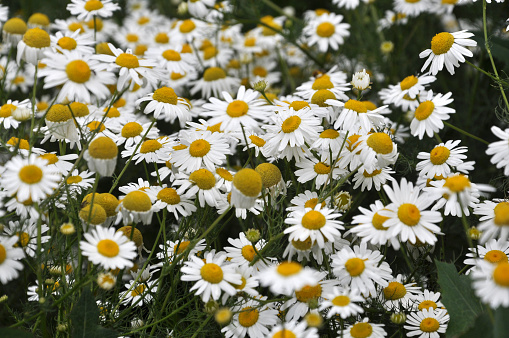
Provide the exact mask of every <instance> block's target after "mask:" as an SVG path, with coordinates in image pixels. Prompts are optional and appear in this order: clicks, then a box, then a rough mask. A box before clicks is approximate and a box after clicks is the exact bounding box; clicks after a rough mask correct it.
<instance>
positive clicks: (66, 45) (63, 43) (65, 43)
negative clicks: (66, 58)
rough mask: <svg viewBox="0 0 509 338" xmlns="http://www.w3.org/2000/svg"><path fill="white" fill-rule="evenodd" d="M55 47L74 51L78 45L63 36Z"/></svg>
mask: <svg viewBox="0 0 509 338" xmlns="http://www.w3.org/2000/svg"><path fill="white" fill-rule="evenodd" d="M57 46H59V47H60V48H62V49H67V50H73V49H76V47H77V46H78V43H77V42H76V40H74V39H73V38H70V37H68V36H64V37H61V38H60V39H59V40H58V42H57Z"/></svg>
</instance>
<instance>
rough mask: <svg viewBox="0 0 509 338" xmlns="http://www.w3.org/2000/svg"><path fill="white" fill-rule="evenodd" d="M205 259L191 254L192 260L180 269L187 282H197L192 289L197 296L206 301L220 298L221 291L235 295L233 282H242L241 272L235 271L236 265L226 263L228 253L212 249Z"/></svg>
mask: <svg viewBox="0 0 509 338" xmlns="http://www.w3.org/2000/svg"><path fill="white" fill-rule="evenodd" d="M204 257H205V259H200V258H198V257H196V256H191V257H190V260H189V261H187V262H185V265H184V266H183V267H182V268H181V269H180V271H181V272H182V276H181V278H180V279H181V280H182V281H185V282H196V283H195V284H194V285H193V287H192V288H191V289H190V291H194V290H196V292H195V295H196V296H201V299H202V300H203V302H204V303H206V302H208V301H209V299H211V298H212V299H213V300H218V299H219V297H220V296H221V292H222V291H224V292H226V293H227V294H229V295H231V296H233V295H234V294H235V293H236V291H235V287H234V286H233V285H232V284H237V285H238V284H240V283H241V282H242V280H241V276H240V274H238V273H236V272H235V268H234V265H232V264H229V265H227V264H225V260H226V254H225V253H223V252H220V253H217V254H216V253H215V251H210V252H208V253H206V254H205V256H204Z"/></svg>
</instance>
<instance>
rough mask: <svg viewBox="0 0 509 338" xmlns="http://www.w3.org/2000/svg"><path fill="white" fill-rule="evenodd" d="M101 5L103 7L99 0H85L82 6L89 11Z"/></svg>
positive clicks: (95, 9)
mask: <svg viewBox="0 0 509 338" xmlns="http://www.w3.org/2000/svg"><path fill="white" fill-rule="evenodd" d="M103 7H104V5H103V3H102V2H101V1H99V0H88V1H87V2H85V6H84V8H85V10H86V11H89V12H92V11H97V10H99V9H101V8H103Z"/></svg>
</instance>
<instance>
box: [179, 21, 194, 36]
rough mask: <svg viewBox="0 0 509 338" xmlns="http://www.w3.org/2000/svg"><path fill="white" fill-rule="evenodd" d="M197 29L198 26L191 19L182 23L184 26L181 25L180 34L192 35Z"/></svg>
mask: <svg viewBox="0 0 509 338" xmlns="http://www.w3.org/2000/svg"><path fill="white" fill-rule="evenodd" d="M195 28H196V24H195V23H194V22H193V20H191V19H187V20H184V21H182V24H181V25H180V27H179V29H180V32H181V33H183V34H186V33H190V32H192V31H193V30H194V29H195Z"/></svg>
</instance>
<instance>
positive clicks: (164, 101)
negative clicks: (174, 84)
mask: <svg viewBox="0 0 509 338" xmlns="http://www.w3.org/2000/svg"><path fill="white" fill-rule="evenodd" d="M146 101H149V102H148V104H147V105H146V106H145V108H144V109H143V113H145V114H147V115H148V114H152V113H153V114H154V117H155V118H156V119H158V120H163V119H164V120H165V121H166V122H170V123H173V122H174V121H175V120H176V119H178V120H179V122H180V125H181V126H184V125H185V123H186V122H187V121H191V119H192V116H191V114H190V112H189V108H190V105H189V103H188V102H187V100H186V99H184V98H182V97H178V96H177V94H175V91H174V90H173V88H169V87H161V88H159V89H156V90H155V91H154V92H153V93H150V94H148V95H146V96H144V97H142V98H141V99H138V100H137V101H136V106H137V107H140V105H141V104H142V103H143V102H146Z"/></svg>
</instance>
